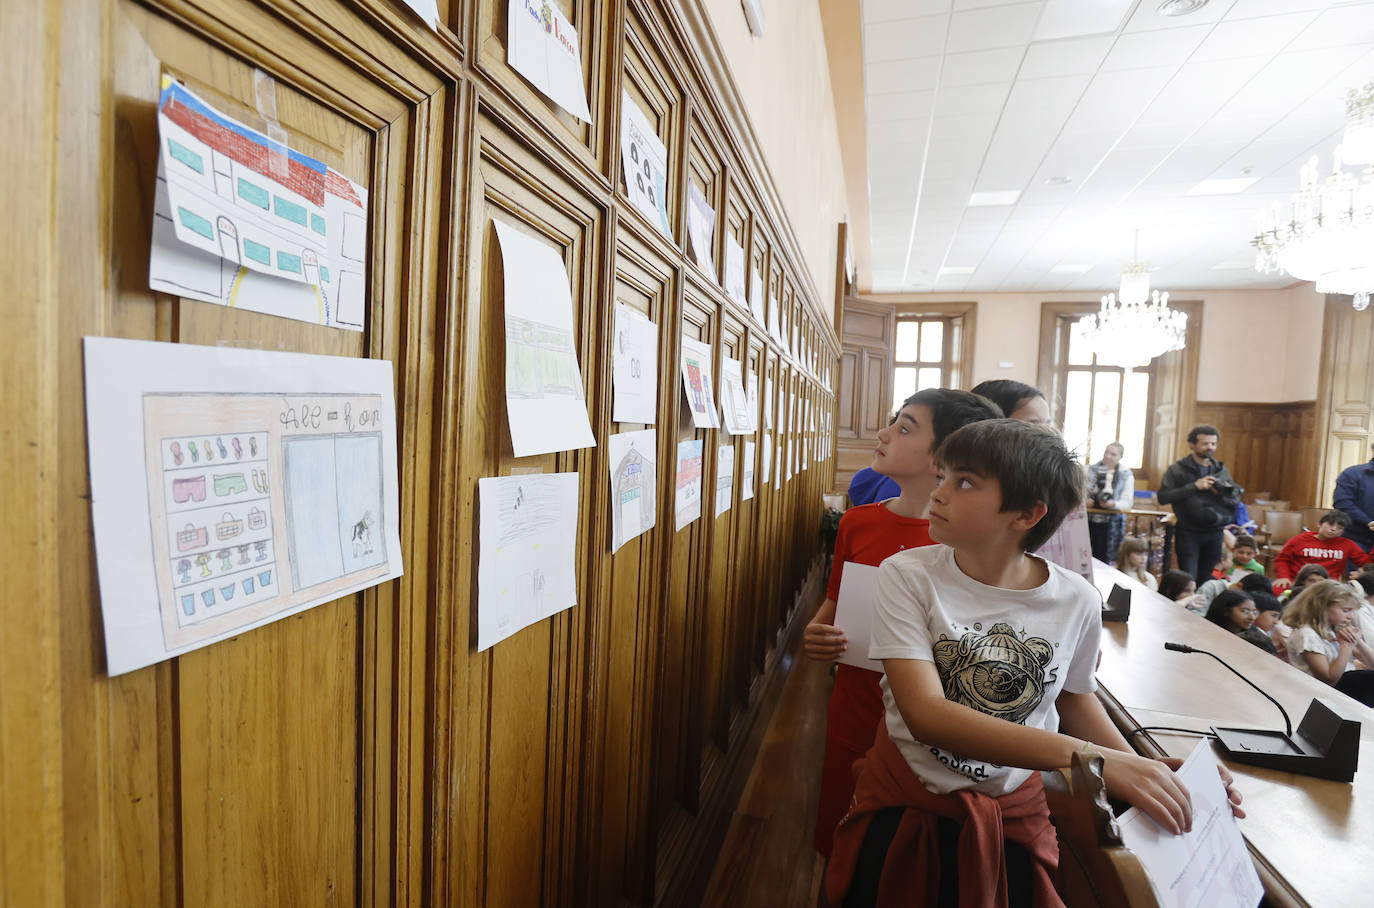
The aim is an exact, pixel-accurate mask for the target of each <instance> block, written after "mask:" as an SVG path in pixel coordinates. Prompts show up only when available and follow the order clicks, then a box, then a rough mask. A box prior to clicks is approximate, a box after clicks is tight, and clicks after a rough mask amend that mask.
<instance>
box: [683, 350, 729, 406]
mask: <svg viewBox="0 0 1374 908" xmlns="http://www.w3.org/2000/svg"><path fill="white" fill-rule="evenodd" d="M711 360H712V356H711V345H710V344H703V343H702V342H701V341H698V340H693V339H692V338H690V337H686V336H683V338H682V393H683V394H684V395H686V398H687V409H689V410H691V411H692V424H693V425H695V426H699V427H701V428H703V429H718V428H720V419H719V418H718V417H717V415H716V390H715V387H714V386H713V385H712V382H711Z"/></svg>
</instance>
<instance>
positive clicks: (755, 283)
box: [749, 267, 767, 325]
mask: <svg viewBox="0 0 1374 908" xmlns="http://www.w3.org/2000/svg"><path fill="white" fill-rule="evenodd" d="M749 311H750V312H752V313H753V314H754V320H755V321H757V322H758V323H759V324H760V325H762V324H763V323H764V321H765V320H766V318H767V317H766V316H765V315H764V312H763V277H762V276H761V275H760V274H759V269H758V268H756V267H751V268H750V269H749Z"/></svg>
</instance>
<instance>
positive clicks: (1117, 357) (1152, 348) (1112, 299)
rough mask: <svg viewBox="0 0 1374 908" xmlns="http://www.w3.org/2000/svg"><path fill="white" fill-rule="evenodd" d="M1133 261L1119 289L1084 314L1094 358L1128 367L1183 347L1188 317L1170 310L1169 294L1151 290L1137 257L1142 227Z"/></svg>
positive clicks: (1146, 272)
mask: <svg viewBox="0 0 1374 908" xmlns="http://www.w3.org/2000/svg"><path fill="white" fill-rule="evenodd" d="M1135 246H1136V249H1135V256H1134V260H1133V261H1132V262H1131V263H1130V264H1129V265H1127V266H1126V267H1125V268H1124V269H1122V272H1121V288H1120V290H1119V291H1118V293H1108V294H1107V295H1106V296H1104V297H1102V308H1101V309H1100V310H1098V312H1097V313H1096V314H1094V315H1088V316H1084V318H1083V319H1082V321H1083V322H1084V327H1085V329H1086V330H1085V332H1084V335H1085V337H1086V339H1087V341H1088V345H1089V347H1091V349H1092V351H1093V352H1094V353H1096V354H1097V359H1098V362H1101V363H1106V364H1108V365H1113V366H1121V367H1123V368H1126V369H1136V368H1140V367H1142V366H1148V365H1149V364H1150V360H1152V359H1154V358H1155V357H1156V356H1160V355H1162V354H1165V353H1169V352H1171V351H1173V350H1181V349H1183V342H1184V339H1185V337H1186V335H1187V331H1188V316H1187V315H1186V314H1185V313H1183V312H1180V311H1178V310H1177V309H1170V308H1169V294H1168V293H1160V292H1159V291H1158V290H1156V291H1154V292H1153V293H1151V292H1150V266H1149V265H1147V264H1146V263H1144V262H1142V261H1140V231H1139V230H1137V231H1136V243H1135Z"/></svg>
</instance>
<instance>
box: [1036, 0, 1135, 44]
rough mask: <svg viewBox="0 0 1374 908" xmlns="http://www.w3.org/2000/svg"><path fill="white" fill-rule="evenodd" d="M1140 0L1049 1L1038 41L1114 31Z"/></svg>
mask: <svg viewBox="0 0 1374 908" xmlns="http://www.w3.org/2000/svg"><path fill="white" fill-rule="evenodd" d="M1134 2H1136V0H1049V2H1047V3H1046V4H1045V10H1044V12H1043V13H1041V15H1040V21H1039V24H1038V25H1037V26H1036V28H1035V32H1034V40H1036V41H1052V40H1054V39H1056V38H1074V37H1078V36H1081V35H1100V34H1105V33H1107V32H1114V31H1116V30H1117V27H1118V26H1119V25H1121V20H1123V19H1125V18H1126V14H1127V12H1129V11H1130V8H1131V4H1132V3H1134Z"/></svg>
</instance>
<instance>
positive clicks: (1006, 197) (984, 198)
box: [968, 189, 1021, 208]
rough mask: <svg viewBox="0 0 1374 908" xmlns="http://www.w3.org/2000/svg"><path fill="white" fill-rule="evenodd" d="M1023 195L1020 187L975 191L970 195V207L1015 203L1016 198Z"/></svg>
mask: <svg viewBox="0 0 1374 908" xmlns="http://www.w3.org/2000/svg"><path fill="white" fill-rule="evenodd" d="M1020 197H1021V190H1019V189H1004V190H984V191H982V192H975V193H973V194H972V195H970V196H969V197H968V207H970V208H977V207H979V206H980V205H1015V204H1016V200H1017V199H1019V198H1020Z"/></svg>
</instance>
